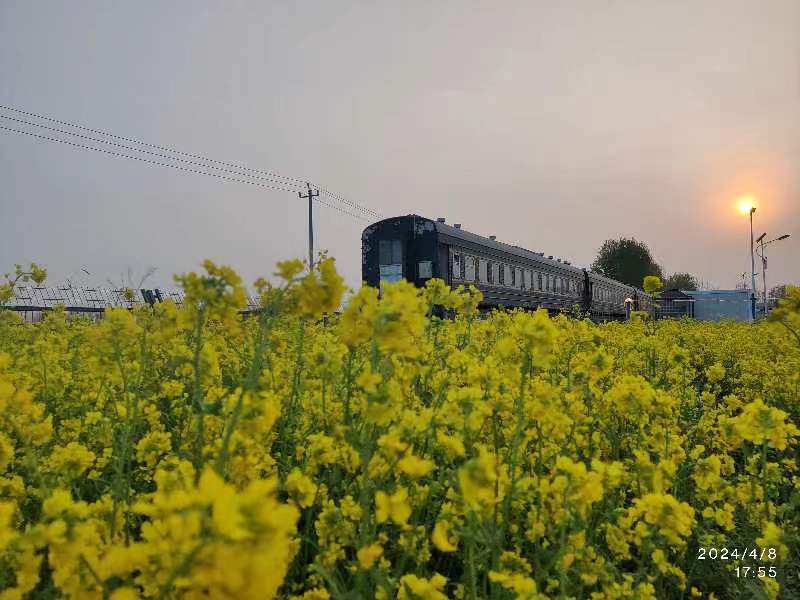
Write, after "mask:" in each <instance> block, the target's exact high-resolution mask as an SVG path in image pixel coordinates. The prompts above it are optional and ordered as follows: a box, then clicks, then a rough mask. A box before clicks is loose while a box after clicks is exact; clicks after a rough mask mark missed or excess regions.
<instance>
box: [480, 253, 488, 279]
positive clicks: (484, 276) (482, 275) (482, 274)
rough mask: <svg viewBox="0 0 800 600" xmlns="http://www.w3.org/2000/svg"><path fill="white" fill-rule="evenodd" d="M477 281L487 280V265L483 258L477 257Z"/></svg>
mask: <svg viewBox="0 0 800 600" xmlns="http://www.w3.org/2000/svg"><path fill="white" fill-rule="evenodd" d="M478 281H479V282H480V283H488V282H489V265H488V263H487V262H486V260H484V259H483V258H479V259H478Z"/></svg>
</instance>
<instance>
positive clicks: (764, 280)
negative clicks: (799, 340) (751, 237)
mask: <svg viewBox="0 0 800 600" xmlns="http://www.w3.org/2000/svg"><path fill="white" fill-rule="evenodd" d="M766 235H767V234H766V232H765V233H762V234H761V235H760V236H758V239H757V240H756V243H759V244H760V246H759V249H760V250H761V252H759V253H758V256H759V258H760V259H761V286H762V287H763V288H764V314H765V315H766V314H767V313H768V312H769V307H768V305H767V256H766V255H765V254H764V246H769V245H770V244H772V243H773V242H780V241H781V240H785V239H786V238H788V237H789V234H788V233H785V234H783V235H782V236H779V237H776V238H775V239H772V240H769V241H768V242H765V241H764V238H765V237H766ZM756 252H758V249H756Z"/></svg>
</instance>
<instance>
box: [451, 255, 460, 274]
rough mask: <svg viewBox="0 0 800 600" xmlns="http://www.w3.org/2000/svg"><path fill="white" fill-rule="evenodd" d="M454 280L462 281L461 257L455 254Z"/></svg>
mask: <svg viewBox="0 0 800 600" xmlns="http://www.w3.org/2000/svg"><path fill="white" fill-rule="evenodd" d="M453 279H461V255H460V254H453Z"/></svg>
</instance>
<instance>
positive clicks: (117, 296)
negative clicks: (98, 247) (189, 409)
mask: <svg viewBox="0 0 800 600" xmlns="http://www.w3.org/2000/svg"><path fill="white" fill-rule="evenodd" d="M128 296H129V294H128ZM184 299H185V296H184V292H183V290H181V289H174V290H161V289H141V290H133V299H129V298H128V297H126V291H125V290H124V289H113V288H78V287H42V286H24V285H21V286H17V287H16V288H15V289H14V297H13V298H12V299H11V301H10V302H8V303H7V305H6V308H10V309H12V310H17V311H23V312H40V311H42V310H50V309H52V308H54V307H56V306H64V309H65V310H66V311H67V312H75V313H81V312H85V313H97V312H102V311H103V310H105V309H106V308H112V307H123V308H133V307H135V306H141V305H143V304H155V303H157V302H163V301H166V300H171V301H172V302H174V303H175V304H176V305H177V306H183V303H184ZM260 308H261V302H260V299H259V297H258V296H250V295H248V296H247V307H246V309H245V310H247V311H254V310H258V309H260Z"/></svg>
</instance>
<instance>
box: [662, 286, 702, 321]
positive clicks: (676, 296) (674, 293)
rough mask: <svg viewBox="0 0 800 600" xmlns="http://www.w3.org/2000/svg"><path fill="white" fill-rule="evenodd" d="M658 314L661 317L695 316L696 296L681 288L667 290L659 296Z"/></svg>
mask: <svg viewBox="0 0 800 600" xmlns="http://www.w3.org/2000/svg"><path fill="white" fill-rule="evenodd" d="M657 302H658V309H657V314H658V318H659V319H680V318H681V317H688V318H690V319H691V318H692V317H694V302H695V300H694V298H692V297H691V296H689V295H687V294H685V293H684V292H682V291H680V290H679V289H677V288H675V289H671V290H666V291H665V292H661V294H659V296H658V300H657Z"/></svg>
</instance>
